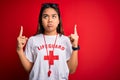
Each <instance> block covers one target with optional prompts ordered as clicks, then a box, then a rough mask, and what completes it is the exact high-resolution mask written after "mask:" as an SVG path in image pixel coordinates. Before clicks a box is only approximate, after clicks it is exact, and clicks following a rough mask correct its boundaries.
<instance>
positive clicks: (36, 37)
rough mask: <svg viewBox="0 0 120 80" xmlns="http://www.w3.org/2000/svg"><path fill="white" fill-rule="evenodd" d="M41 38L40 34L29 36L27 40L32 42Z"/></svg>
mask: <svg viewBox="0 0 120 80" xmlns="http://www.w3.org/2000/svg"><path fill="white" fill-rule="evenodd" d="M41 37H42V34H37V35H33V36H30V37H29V39H28V40H30V41H31V40H32V41H33V40H37V39H39V38H41Z"/></svg>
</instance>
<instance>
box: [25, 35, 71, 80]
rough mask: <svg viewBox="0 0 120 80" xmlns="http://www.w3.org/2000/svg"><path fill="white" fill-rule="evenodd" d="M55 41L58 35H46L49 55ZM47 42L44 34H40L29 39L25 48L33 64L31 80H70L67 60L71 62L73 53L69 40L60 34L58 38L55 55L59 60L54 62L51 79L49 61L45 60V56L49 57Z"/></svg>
mask: <svg viewBox="0 0 120 80" xmlns="http://www.w3.org/2000/svg"><path fill="white" fill-rule="evenodd" d="M55 39H56V35H54V36H48V35H45V41H46V44H47V45H46V47H47V49H48V55H49V52H50V51H52V50H53V45H54V43H55ZM45 41H44V38H43V34H38V35H36V36H32V37H30V38H29V39H28V42H27V44H26V47H25V55H26V57H27V59H28V60H29V61H30V62H32V63H33V67H32V70H31V72H30V75H29V80H68V75H69V69H68V66H67V60H69V58H70V56H71V53H72V47H71V46H72V45H71V43H70V40H69V38H68V37H67V36H64V35H61V36H60V35H59V34H58V36H57V39H56V44H55V48H54V54H53V55H54V56H57V58H58V59H55V60H53V61H52V62H53V65H51V68H50V70H51V75H50V77H48V70H49V64H48V62H49V61H48V60H46V59H45V56H47V50H46V47H45Z"/></svg>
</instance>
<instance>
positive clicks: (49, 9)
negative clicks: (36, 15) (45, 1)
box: [43, 8, 57, 14]
mask: <svg viewBox="0 0 120 80" xmlns="http://www.w3.org/2000/svg"><path fill="white" fill-rule="evenodd" d="M43 14H57V12H56V11H55V9H53V8H46V9H45V10H44V11H43Z"/></svg>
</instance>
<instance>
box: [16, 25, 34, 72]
mask: <svg viewBox="0 0 120 80" xmlns="http://www.w3.org/2000/svg"><path fill="white" fill-rule="evenodd" d="M22 34H23V27H22V26H21V30H20V34H19V36H18V38H17V49H16V50H17V53H18V56H19V58H20V61H21V63H22V65H23V67H24V69H25V70H26V71H27V72H30V71H31V68H32V66H33V63H31V62H29V61H28V59H27V58H26V56H25V54H24V51H23V47H24V46H25V44H26V42H27V38H26V37H25V36H22Z"/></svg>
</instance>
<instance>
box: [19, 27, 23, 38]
mask: <svg viewBox="0 0 120 80" xmlns="http://www.w3.org/2000/svg"><path fill="white" fill-rule="evenodd" d="M22 34H23V26H21V29H20V34H19V36H22Z"/></svg>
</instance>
